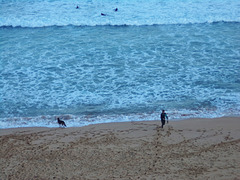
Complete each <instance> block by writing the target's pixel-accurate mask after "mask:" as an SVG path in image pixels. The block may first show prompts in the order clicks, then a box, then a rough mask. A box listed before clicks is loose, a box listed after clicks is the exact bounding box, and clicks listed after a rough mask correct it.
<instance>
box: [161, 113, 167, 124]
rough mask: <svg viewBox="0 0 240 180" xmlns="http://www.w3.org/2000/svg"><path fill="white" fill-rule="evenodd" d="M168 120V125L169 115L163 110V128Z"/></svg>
mask: <svg viewBox="0 0 240 180" xmlns="http://www.w3.org/2000/svg"><path fill="white" fill-rule="evenodd" d="M166 119H167V123H168V116H167V113H165V110H162V113H161V122H162V128H163V126H164V125H165V122H166Z"/></svg>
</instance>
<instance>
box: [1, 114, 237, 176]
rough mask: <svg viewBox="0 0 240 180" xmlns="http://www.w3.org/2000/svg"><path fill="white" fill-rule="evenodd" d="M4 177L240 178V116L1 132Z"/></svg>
mask: <svg viewBox="0 0 240 180" xmlns="http://www.w3.org/2000/svg"><path fill="white" fill-rule="evenodd" d="M0 143H1V148H0V150H1V153H0V179H1V180H6V179H17V180H21V179H26V180H30V179H59V180H63V179H106V180H108V179H142V180H144V179H181V180H182V179H201V180H202V179H204V180H205V179H216V180H219V179H222V180H228V179H230V180H237V179H240V118H239V117H224V118H217V119H192V120H183V121H176V122H170V123H169V124H167V125H166V126H165V127H164V129H162V128H160V121H144V122H125V123H109V124H98V125H90V126H86V127H80V128H16V129H1V130H0Z"/></svg>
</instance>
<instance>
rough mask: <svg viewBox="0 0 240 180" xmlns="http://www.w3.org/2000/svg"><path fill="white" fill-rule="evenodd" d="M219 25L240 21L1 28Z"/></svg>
mask: <svg viewBox="0 0 240 180" xmlns="http://www.w3.org/2000/svg"><path fill="white" fill-rule="evenodd" d="M218 23H231V24H235V23H236V24H238V23H240V21H213V22H202V23H197V22H195V23H194V22H189V23H162V24H161V23H159V24H157V23H156V24H155V23H153V24H140V25H135V24H119V25H118V24H104V25H101V24H95V25H74V24H66V25H46V26H21V25H19V26H13V25H3V26H0V28H49V27H67V26H72V27H104V26H109V27H131V26H137V27H141V26H143V27H144V26H161V25H192V24H218Z"/></svg>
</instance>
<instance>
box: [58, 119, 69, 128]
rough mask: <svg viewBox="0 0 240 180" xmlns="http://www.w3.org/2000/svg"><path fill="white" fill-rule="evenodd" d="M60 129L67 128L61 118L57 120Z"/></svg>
mask: <svg viewBox="0 0 240 180" xmlns="http://www.w3.org/2000/svg"><path fill="white" fill-rule="evenodd" d="M57 120H58V124H59V127H67V126H66V124H65V122H64V121H61V120H60V119H59V118H57Z"/></svg>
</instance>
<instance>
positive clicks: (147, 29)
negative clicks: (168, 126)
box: [0, 0, 240, 128]
mask: <svg viewBox="0 0 240 180" xmlns="http://www.w3.org/2000/svg"><path fill="white" fill-rule="evenodd" d="M77 6H78V7H79V8H78V9H76V7H77ZM115 8H118V11H114V10H115ZM101 13H104V14H105V15H106V16H102V15H101ZM162 109H165V110H166V112H167V113H168V116H169V118H170V119H172V120H179V119H183V118H189V117H210V118H211V117H221V116H232V115H236V116H239V115H240V1H238V0H211V1H210V0H201V1H199V0H149V1H143V0H128V1H126V0H111V1H110V0H82V1H64V0H45V1H40V0H0V128H10V127H27V126H46V127H56V126H57V125H56V117H61V118H62V119H64V120H65V121H66V123H67V125H68V126H84V125H88V124H94V123H104V122H122V121H139V120H157V119H159V113H160V112H161V110H162Z"/></svg>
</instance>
